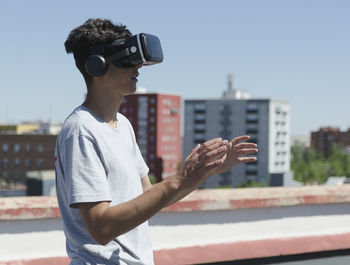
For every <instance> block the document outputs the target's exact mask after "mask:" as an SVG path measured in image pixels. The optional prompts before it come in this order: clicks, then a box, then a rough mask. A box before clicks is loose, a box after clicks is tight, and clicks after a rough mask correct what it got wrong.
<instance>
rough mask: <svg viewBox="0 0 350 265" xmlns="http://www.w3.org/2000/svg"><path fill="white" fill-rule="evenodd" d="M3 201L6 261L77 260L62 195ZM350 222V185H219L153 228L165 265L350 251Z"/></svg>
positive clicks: (1, 245) (156, 220) (0, 224)
mask: <svg viewBox="0 0 350 265" xmlns="http://www.w3.org/2000/svg"><path fill="white" fill-rule="evenodd" d="M0 205H1V207H0V220H1V221H0V264H1V265H10V264H17V265H32V264H38V265H40V264H56V265H61V264H69V259H68V258H67V257H66V253H65V238H64V234H63V231H62V223H61V219H60V213H59V209H58V206H57V201H56V198H55V197H15V198H1V199H0ZM349 223H350V185H342V186H307V187H297V188H294V187H293V188H285V187H281V188H250V189H216V190H197V191H195V192H194V193H192V194H190V195H189V196H187V197H186V198H184V199H183V200H181V201H180V202H178V203H176V204H173V205H172V206H170V207H167V208H165V209H163V211H162V212H160V213H159V214H157V215H156V216H154V217H153V218H152V219H151V220H150V232H151V238H152V242H153V249H154V257H155V263H156V264H157V265H166V264H169V265H176V264H201V263H214V262H224V261H231V262H233V261H237V262H240V261H247V260H251V259H261V258H274V257H275V258H277V257H288V256H290V255H296V254H299V255H301V254H303V255H304V254H312V253H319V252H325V251H326V252H327V251H341V250H346V249H350V241H349V237H350V226H349ZM235 264H236V263H235ZM237 264H239V263H237ZM244 264H246V263H244ZM252 264H253V263H252ZM259 264H260V263H259Z"/></svg>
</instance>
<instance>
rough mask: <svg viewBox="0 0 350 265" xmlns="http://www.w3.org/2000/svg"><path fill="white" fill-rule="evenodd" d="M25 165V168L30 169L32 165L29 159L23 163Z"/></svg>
mask: <svg viewBox="0 0 350 265" xmlns="http://www.w3.org/2000/svg"><path fill="white" fill-rule="evenodd" d="M25 165H26V166H27V167H30V166H31V165H32V161H31V160H30V159H29V158H27V159H26V161H25Z"/></svg>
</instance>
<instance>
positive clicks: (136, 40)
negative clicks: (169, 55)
mask: <svg viewBox="0 0 350 265" xmlns="http://www.w3.org/2000/svg"><path fill="white" fill-rule="evenodd" d="M108 46H109V49H110V50H114V53H113V54H111V55H109V56H107V57H106V60H108V61H110V62H111V63H113V64H114V65H115V66H117V67H132V66H136V65H140V64H142V65H152V64H157V63H161V62H162V61H163V51H162V46H161V44H160V40H159V38H158V37H156V36H154V35H151V34H146V33H140V34H137V35H134V36H132V37H129V38H127V39H120V40H116V41H114V42H113V43H112V44H111V45H108Z"/></svg>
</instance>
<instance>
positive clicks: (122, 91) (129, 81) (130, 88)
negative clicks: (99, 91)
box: [105, 64, 142, 96]
mask: <svg viewBox="0 0 350 265" xmlns="http://www.w3.org/2000/svg"><path fill="white" fill-rule="evenodd" d="M141 67H142V65H138V66H134V67H128V68H118V67H115V66H114V65H113V64H110V65H109V68H108V71H107V73H106V74H105V78H106V81H107V82H108V86H109V87H111V89H113V90H114V91H115V92H117V93H118V94H119V95H120V96H126V95H130V94H133V93H134V92H135V91H136V83H137V81H138V80H137V77H138V75H139V72H138V69H139V68H141Z"/></svg>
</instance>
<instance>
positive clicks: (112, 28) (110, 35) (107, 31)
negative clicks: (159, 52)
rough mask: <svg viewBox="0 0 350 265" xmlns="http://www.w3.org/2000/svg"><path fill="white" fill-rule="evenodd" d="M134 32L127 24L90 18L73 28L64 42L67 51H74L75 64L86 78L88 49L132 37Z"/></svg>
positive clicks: (87, 76) (87, 77)
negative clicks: (85, 65)
mask: <svg viewBox="0 0 350 265" xmlns="http://www.w3.org/2000/svg"><path fill="white" fill-rule="evenodd" d="M131 35H132V34H131V32H130V31H129V30H128V29H127V28H126V26H125V25H122V24H120V25H115V24H113V23H112V22H111V21H110V20H108V19H100V18H96V19H92V18H90V19H88V20H87V21H85V23H84V24H82V25H80V26H78V27H76V28H75V29H73V30H72V31H71V32H70V34H69V35H68V38H67V40H66V42H65V43H64V46H65V49H66V52H67V53H73V54H74V59H75V64H76V66H77V68H78V69H79V71H80V72H81V73H82V75H83V76H84V78H85V81H88V80H89V79H90V76H89V75H88V74H87V73H86V71H85V67H84V63H85V60H86V59H87V57H88V56H89V54H88V53H87V52H86V50H87V49H88V48H90V47H92V46H96V45H103V44H110V43H112V42H113V41H115V40H117V39H123V38H127V37H130V36H131Z"/></svg>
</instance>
